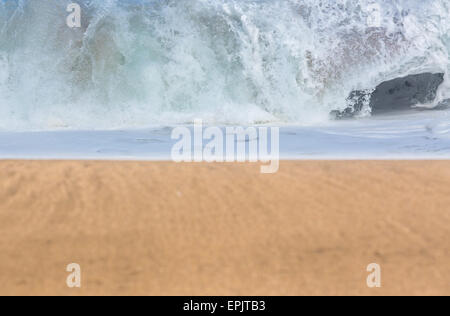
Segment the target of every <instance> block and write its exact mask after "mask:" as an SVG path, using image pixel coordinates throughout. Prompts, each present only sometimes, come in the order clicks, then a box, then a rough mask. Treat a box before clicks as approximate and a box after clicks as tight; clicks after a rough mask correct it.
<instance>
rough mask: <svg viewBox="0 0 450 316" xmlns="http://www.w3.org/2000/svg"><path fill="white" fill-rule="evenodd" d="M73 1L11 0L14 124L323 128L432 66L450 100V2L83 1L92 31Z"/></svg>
mask: <svg viewBox="0 0 450 316" xmlns="http://www.w3.org/2000/svg"><path fill="white" fill-rule="evenodd" d="M70 2H72V1H69V0H47V1H43V0H19V1H12V0H3V1H0V129H2V130H23V131H25V130H49V129H117V128H142V127H148V126H150V125H161V124H177V123H187V122H192V121H193V120H194V119H195V118H201V119H203V120H204V121H205V122H207V123H210V124H234V125H238V124H242V125H246V124H255V123H256V124H257V123H276V124H297V125H313V124H316V123H320V124H322V123H323V122H325V121H327V120H328V119H329V117H328V114H329V112H330V110H333V109H336V108H341V109H342V108H344V107H345V98H346V97H347V96H348V94H349V92H350V91H352V90H353V89H370V88H373V87H374V86H376V85H377V84H379V83H381V82H382V81H385V80H389V79H393V78H395V77H398V76H405V75H409V74H416V73H420V72H425V71H431V72H444V73H445V74H446V83H445V84H444V85H443V86H442V87H441V89H440V91H439V92H440V94H439V96H440V99H443V98H446V97H449V96H450V93H449V91H450V89H449V88H448V82H449V81H450V80H449V79H448V73H449V70H450V67H449V49H450V3H449V2H448V1H447V0H429V1H422V0H376V1H375V0H354V1H345V0H301V1H300V0H220V1H218V0H133V1H131V0H129V1H123V0H117V1H115V0H107V1H105V0H90V1H88V0H79V1H78V2H79V3H80V4H81V6H82V28H80V29H70V28H68V27H67V26H66V24H65V22H66V17H67V14H68V13H67V12H66V7H67V4H68V3H70ZM374 3H375V4H379V5H380V8H381V12H380V13H381V19H380V27H373V25H370V23H369V24H368V22H367V21H368V18H369V15H370V14H369V13H368V12H367V10H366V9H367V8H368V7H370V5H371V4H374Z"/></svg>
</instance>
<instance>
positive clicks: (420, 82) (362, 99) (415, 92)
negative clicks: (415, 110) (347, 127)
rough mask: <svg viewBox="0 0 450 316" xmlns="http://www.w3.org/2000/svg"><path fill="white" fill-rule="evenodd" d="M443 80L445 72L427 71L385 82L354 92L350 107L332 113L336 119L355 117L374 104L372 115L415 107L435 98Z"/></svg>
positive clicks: (348, 101)
mask: <svg viewBox="0 0 450 316" xmlns="http://www.w3.org/2000/svg"><path fill="white" fill-rule="evenodd" d="M443 82H444V74H443V73H436V74H432V73H423V74H418V75H411V76H407V77H403V78H397V79H394V80H390V81H386V82H383V83H381V84H380V85H379V86H377V87H376V88H375V89H374V90H356V91H352V92H351V93H350V95H349V97H348V98H347V104H348V107H347V108H346V109H345V110H343V111H332V112H331V115H332V117H334V118H336V119H344V118H351V117H354V116H355V115H358V114H359V113H361V111H362V110H363V109H364V108H365V106H370V108H371V112H372V115H377V114H382V113H387V112H393V111H402V110H407V109H411V107H413V106H415V105H417V104H426V103H430V102H432V101H434V99H435V98H436V94H437V90H438V88H439V86H440V85H441V84H442V83H443ZM446 101H447V100H446ZM446 101H444V102H446ZM443 106H445V104H443Z"/></svg>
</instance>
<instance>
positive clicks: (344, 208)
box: [0, 161, 450, 295]
mask: <svg viewBox="0 0 450 316" xmlns="http://www.w3.org/2000/svg"><path fill="white" fill-rule="evenodd" d="M259 170H260V169H259V165H256V164H255V165H253V164H206V163H205V164H175V163H171V162H88V161H66V162H58V161H2V162H0V172H1V177H0V284H1V285H2V286H1V287H0V295H16V294H21V295H50V294H54V295H103V294H112V295H135V294H143V295H335V294H337V295H400V294H412V295H422V294H423V295H450V162H448V161H435V162H430V161H428V162H426V161H340V162H339V161H334V162H331V161H303V162H302V161H298V162H287V161H282V162H281V165H280V171H279V172H278V173H277V174H260V173H259ZM73 262H75V263H78V264H80V266H81V270H82V271H81V273H82V274H81V276H82V286H81V288H79V289H78V288H75V289H71V288H68V287H67V285H66V278H67V276H68V274H69V273H68V272H66V266H67V265H68V264H69V263H73ZM370 263H378V264H379V265H380V266H381V269H382V274H381V276H382V287H381V288H374V289H371V288H368V287H367V285H366V278H367V276H368V272H367V271H366V267H367V265H368V264H370Z"/></svg>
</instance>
